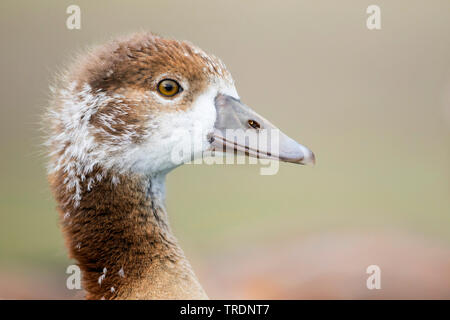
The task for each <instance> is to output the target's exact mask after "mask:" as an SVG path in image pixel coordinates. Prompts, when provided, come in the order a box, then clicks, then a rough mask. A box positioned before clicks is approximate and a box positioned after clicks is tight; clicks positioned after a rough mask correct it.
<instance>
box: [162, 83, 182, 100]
mask: <svg viewBox="0 0 450 320" xmlns="http://www.w3.org/2000/svg"><path fill="white" fill-rule="evenodd" d="M182 90H183V89H182V88H181V86H180V85H179V84H178V82H176V81H175V80H171V79H165V80H162V81H160V82H159V83H158V91H159V93H160V94H161V95H163V96H164V97H173V96H174V95H176V94H177V93H179V92H181V91H182Z"/></svg>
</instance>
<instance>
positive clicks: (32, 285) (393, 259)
mask: <svg viewBox="0 0 450 320" xmlns="http://www.w3.org/2000/svg"><path fill="white" fill-rule="evenodd" d="M375 263H376V264H377V265H378V266H379V267H380V269H381V289H380V290H375V289H373V290H368V289H367V287H366V280H367V278H368V277H369V275H368V274H366V268H367V267H368V266H369V265H372V264H375ZM196 267H197V271H198V276H199V278H200V280H201V282H202V283H203V285H204V287H205V289H206V291H207V292H208V294H209V296H210V298H211V299H450V255H449V250H448V248H446V247H445V246H442V245H439V244H436V243H430V242H429V241H426V240H424V239H419V238H417V237H413V236H411V235H407V234H402V235H400V236H399V234H398V233H385V234H379V233H370V232H369V233H367V234H344V235H343V234H318V235H315V236H311V237H307V238H295V239H291V240H290V241H289V242H286V243H272V244H268V245H265V246H262V247H256V248H240V249H239V250H233V252H230V253H222V254H220V255H217V256H211V257H207V258H206V259H205V260H201V262H199V261H198V260H197V265H196ZM0 283H2V286H0V298H2V299H82V298H83V292H82V290H74V291H70V290H67V289H66V288H65V287H64V285H63V284H64V283H65V279H64V277H63V276H61V275H60V276H59V277H55V274H54V273H50V274H49V273H48V272H46V271H44V270H36V269H35V270H28V273H27V272H26V271H25V270H22V271H21V272H17V271H13V272H11V271H9V272H5V270H3V272H1V273H0Z"/></svg>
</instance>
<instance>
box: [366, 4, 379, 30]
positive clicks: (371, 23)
mask: <svg viewBox="0 0 450 320" xmlns="http://www.w3.org/2000/svg"><path fill="white" fill-rule="evenodd" d="M366 13H367V14H370V16H368V17H367V20H366V26H367V29H369V30H380V29H381V9H380V7H379V6H377V5H375V4H372V5H370V6H368V7H367V10H366Z"/></svg>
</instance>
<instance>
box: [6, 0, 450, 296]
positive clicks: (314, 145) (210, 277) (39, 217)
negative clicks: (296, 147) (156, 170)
mask: <svg viewBox="0 0 450 320" xmlns="http://www.w3.org/2000/svg"><path fill="white" fill-rule="evenodd" d="M70 4H77V5H79V6H80V7H81V19H82V20H81V21H82V22H81V30H68V29H67V28H66V25H65V21H66V18H67V17H68V15H67V14H66V8H67V7H68V6H69V5H70ZM370 4H377V5H379V6H380V7H381V19H382V29H381V30H377V31H370V30H368V29H367V28H366V18H367V17H368V15H367V14H366V8H367V6H368V5H370ZM139 30H149V31H153V32H156V33H158V34H161V35H164V36H168V37H173V38H177V39H180V40H184V39H186V40H190V41H191V42H193V43H195V44H197V45H198V46H199V47H201V48H203V49H204V50H206V51H207V52H211V53H214V54H215V55H217V56H219V57H220V58H221V59H222V60H223V61H224V62H225V63H226V65H227V66H228V68H229V70H230V71H231V72H232V74H233V76H234V79H235V82H236V87H237V89H238V92H239V94H240V96H241V98H242V100H243V101H244V102H245V103H246V104H248V105H249V106H251V107H252V108H253V109H255V110H256V111H257V112H258V113H260V114H262V115H264V116H265V117H266V118H268V119H269V120H271V122H273V123H275V124H276V125H278V126H279V127H280V128H281V129H282V130H283V131H284V132H286V133H287V134H288V135H290V136H291V137H293V138H294V139H296V140H297V141H299V142H301V143H303V144H305V145H306V146H308V147H310V148H311V149H312V150H313V151H314V152H315V154H316V156H317V160H318V161H317V165H316V166H315V167H314V168H311V167H300V166H296V165H289V164H281V165H280V170H279V172H278V174H277V175H274V176H261V175H259V167H258V166H255V165H246V166H230V165H228V166H207V165H203V166H192V165H187V166H183V167H181V168H178V169H176V170H175V171H174V172H172V173H171V174H170V175H169V176H168V184H167V188H168V200H167V207H168V212H169V216H170V220H171V223H172V227H173V228H174V230H175V234H176V235H177V236H178V238H179V240H180V243H181V245H182V247H183V248H184V250H185V251H186V253H187V255H188V257H190V258H191V260H192V262H193V265H194V267H195V269H197V270H198V274H199V277H200V279H201V281H202V282H204V283H205V287H206V289H207V291H209V292H210V295H211V296H212V297H213V298H227V297H254V298H258V297H270V298H272V297H275V298H283V297H288V298H303V297H309V298H315V297H338V298H342V297H343V298H348V297H350V298H353V297H367V298H372V297H388V298H397V297H440V298H443V297H446V298H449V297H450V232H449V231H450V170H449V169H450V168H449V164H450V41H449V39H450V2H449V1H447V0H442V1H438V0H434V1H410V0H408V1H406V0H402V1H381V0H377V1H372V0H371V1H364V0H363V1H361V0H353V1H350V0H344V1H331V0H329V1H323V0H321V1H282V2H281V1H261V0H258V1H256V0H249V1H237V0H231V1H206V0H198V1H193V0H188V1H181V0H180V1H171V0H169V1H112V0H108V1H81V0H77V1H62V0H61V1H44V0H40V1H10V0H3V1H1V2H0V40H1V46H2V50H1V53H0V56H1V59H0V63H1V76H0V92H1V95H0V97H1V108H0V145H1V150H2V153H1V158H0V170H1V182H0V298H55V297H61V298H73V297H77V295H79V294H80V293H79V292H69V291H68V290H67V289H65V280H64V279H65V276H66V275H65V269H66V267H67V266H68V265H69V264H72V263H74V262H73V261H70V260H68V259H67V256H66V250H65V247H64V244H63V239H62V235H61V233H60V230H59V227H58V220H57V213H56V210H55V202H54V200H53V199H52V196H51V194H50V192H49V188H48V186H47V181H46V173H45V156H44V155H43V154H44V150H43V148H42V147H41V144H42V142H43V139H42V137H41V136H42V133H41V132H40V128H41V127H42V126H45V123H42V122H41V120H40V116H41V114H42V112H43V110H44V108H45V106H46V104H47V101H48V97H49V90H48V85H49V83H50V82H51V81H52V80H53V77H54V75H55V74H56V73H57V72H58V71H59V70H63V69H64V67H65V65H66V64H67V63H68V62H69V61H71V59H72V58H73V57H74V56H76V55H77V54H78V53H80V52H83V50H85V49H86V48H88V47H89V46H91V45H93V44H99V43H102V42H104V41H106V40H109V39H111V38H112V37H114V36H117V35H123V34H127V33H130V32H133V31H139ZM305 246H307V247H305ZM280 248H283V249H286V248H289V250H288V249H286V250H288V251H287V253H286V255H285V256H284V255H283V256H280V255H279V254H280ZM363 256H364V258H362V257H363ZM283 259H284V260H283ZM305 261H307V262H308V263H307V264H305ZM352 261H355V264H358V267H355V265H353V266H352V265H351V262H352ZM425 262H426V264H425V265H422V267H420V268H416V267H417V266H418V265H420V263H425ZM252 263H253V264H252ZM369 264H379V265H380V267H381V268H382V270H387V271H386V272H385V273H383V274H385V275H386V278H383V279H388V280H385V281H384V282H383V284H384V286H383V288H384V291H383V290H380V292H377V293H374V292H369V291H368V290H367V289H365V278H366V275H365V268H366V267H367V266H368V265H369ZM319 266H321V267H319ZM287 267H289V268H288V269H286V268H287ZM308 268H309V269H308ZM318 268H319V269H320V270H322V273H320V275H326V276H327V277H330V278H334V279H336V277H335V276H333V274H335V273H336V274H338V275H339V276H340V277H342V279H343V280H342V283H334V284H333V283H332V284H330V281H328V280H326V279H328V278H326V277H325V278H324V277H321V276H317V274H314V272H313V271H312V270H317V269H318ZM383 268H384V269H383ZM427 268H428V269H427ZM252 270H253V271H252ZM246 272H247V273H246ZM333 272H334V273H333ZM383 272H384V271H383ZM249 274H251V275H255V274H256V275H258V276H257V277H256V278H255V279H256V280H255V281H254V282H252V283H249V284H248V285H247V284H245V285H244V284H243V282H245V281H244V280H245V279H248V275H249ZM286 274H289V277H288V280H289V281H287V280H286V279H284V278H283V277H284V276H283V275H286ZM300 275H301V277H302V278H301V280H299V281H297V282H298V283H297V282H296V281H295V279H297V278H299V279H300ZM258 277H259V278H258ZM436 277H437V278H438V279H436ZM344 278H345V279H344ZM258 279H264V280H263V281H259V280H258ZM268 279H269V280H268ZM399 279H400V280H399ZM360 280H361V281H360ZM352 281H353V282H355V283H357V284H354V285H350V284H349V283H353V282H352ZM358 281H360V282H358ZM389 281H391V282H389ZM410 281H411V282H410ZM412 282H414V283H415V285H413V284H412ZM224 283H228V286H227V287H226V288H225V285H224ZM230 283H234V284H236V286H231V285H230ZM292 283H295V285H292ZM416 287H417V288H416ZM305 288H308V290H306V289H305ZM408 288H409V289H408ZM411 288H412V289H411ZM414 288H416V289H417V292H415V291H414V290H415V289H414ZM424 288H426V290H424ZM427 290H428V291H427ZM416 293H417V294H416ZM414 294H416V295H414Z"/></svg>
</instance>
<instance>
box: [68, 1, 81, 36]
mask: <svg viewBox="0 0 450 320" xmlns="http://www.w3.org/2000/svg"><path fill="white" fill-rule="evenodd" d="M66 13H67V14H70V16H68V17H67V20H66V27H67V29H69V30H80V29H81V9H80V7H79V6H77V5H76V4H72V5H70V6H68V7H67V9H66Z"/></svg>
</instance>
